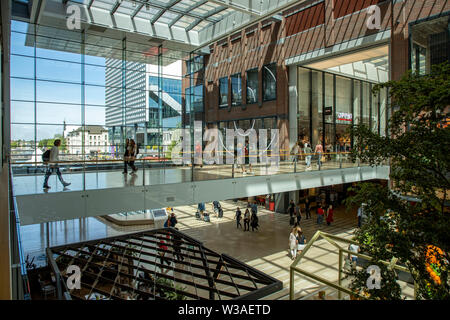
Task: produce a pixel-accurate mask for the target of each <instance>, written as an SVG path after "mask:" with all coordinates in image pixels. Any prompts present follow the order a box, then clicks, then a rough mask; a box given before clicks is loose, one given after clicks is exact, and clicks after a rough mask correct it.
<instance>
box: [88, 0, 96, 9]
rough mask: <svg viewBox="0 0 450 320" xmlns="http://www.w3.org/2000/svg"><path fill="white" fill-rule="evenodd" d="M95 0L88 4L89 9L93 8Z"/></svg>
mask: <svg viewBox="0 0 450 320" xmlns="http://www.w3.org/2000/svg"><path fill="white" fill-rule="evenodd" d="M94 1H95V0H91V2H89V4H88V9H91V7H92V4H93V3H94Z"/></svg>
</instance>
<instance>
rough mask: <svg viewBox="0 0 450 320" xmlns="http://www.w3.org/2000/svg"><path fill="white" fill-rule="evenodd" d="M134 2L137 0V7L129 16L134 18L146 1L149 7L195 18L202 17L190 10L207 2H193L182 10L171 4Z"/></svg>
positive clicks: (211, 20)
mask: <svg viewBox="0 0 450 320" xmlns="http://www.w3.org/2000/svg"><path fill="white" fill-rule="evenodd" d="M136 2H139V3H140V4H139V6H138V8H137V9H136V10H135V11H134V12H133V14H132V15H131V18H133V19H134V17H135V16H136V15H137V14H138V13H139V11H140V10H141V9H142V7H143V6H144V5H145V4H147V3H148V4H149V5H150V6H151V7H154V8H156V9H163V10H167V11H170V12H173V13H177V14H181V15H185V16H188V17H191V18H195V19H204V18H203V17H202V16H200V15H198V14H193V13H191V12H190V11H191V10H193V9H195V8H198V7H200V6H201V5H204V4H205V3H207V2H208V0H203V1H202V2H199V3H197V4H195V5H193V6H192V7H189V8H188V9H187V10H186V11H183V10H180V9H174V8H173V7H172V5H169V6H162V5H159V4H157V3H150V2H143V1H136ZM175 4H176V3H174V4H173V5H175ZM206 20H208V21H209V22H217V20H214V19H209V18H208V19H206Z"/></svg>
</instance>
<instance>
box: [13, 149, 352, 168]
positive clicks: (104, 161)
mask: <svg viewBox="0 0 450 320" xmlns="http://www.w3.org/2000/svg"><path fill="white" fill-rule="evenodd" d="M219 152H220V151H219ZM180 153H193V152H180ZM223 153H226V151H223ZM317 154H318V153H317V152H313V153H299V155H301V156H310V155H311V156H313V155H317ZM334 154H335V155H338V154H340V155H342V154H350V152H322V156H325V155H334ZM281 155H292V154H290V153H289V154H280V156H281ZM61 156H65V155H64V154H62V155H61ZM242 157H244V156H242ZM249 157H250V158H251V157H258V155H249ZM126 160H130V159H94V160H58V161H51V162H50V161H49V162H43V161H32V162H30V161H28V162H20V161H17V162H13V161H11V164H12V165H17V164H30V165H31V164H52V163H57V164H59V163H61V164H64V163H67V164H70V163H108V162H124V161H126ZM168 160H170V159H166V158H161V159H143V158H135V159H132V160H131V161H141V162H150V163H152V162H153V163H160V162H167V161H168ZM288 162H289V161H288Z"/></svg>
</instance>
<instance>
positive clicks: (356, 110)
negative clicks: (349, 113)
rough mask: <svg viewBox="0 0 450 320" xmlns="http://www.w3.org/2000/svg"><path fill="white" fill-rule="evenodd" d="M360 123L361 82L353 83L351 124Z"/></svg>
mask: <svg viewBox="0 0 450 320" xmlns="http://www.w3.org/2000/svg"><path fill="white" fill-rule="evenodd" d="M359 123H361V81H359V80H354V81H353V124H354V125H358V124H359Z"/></svg>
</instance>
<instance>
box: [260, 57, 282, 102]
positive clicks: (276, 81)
mask: <svg viewBox="0 0 450 320" xmlns="http://www.w3.org/2000/svg"><path fill="white" fill-rule="evenodd" d="M270 66H275V98H266V97H265V90H264V89H265V86H264V84H265V81H264V79H265V77H264V76H265V74H266V72H267V71H266V67H270ZM277 69H278V68H277V64H276V62H272V63H269V64H265V65H263V68H262V100H263V102H269V101H275V100H277V97H278V95H277V85H278V78H277Z"/></svg>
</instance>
